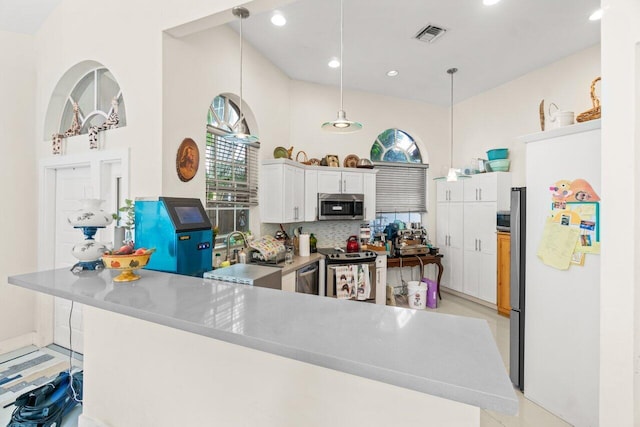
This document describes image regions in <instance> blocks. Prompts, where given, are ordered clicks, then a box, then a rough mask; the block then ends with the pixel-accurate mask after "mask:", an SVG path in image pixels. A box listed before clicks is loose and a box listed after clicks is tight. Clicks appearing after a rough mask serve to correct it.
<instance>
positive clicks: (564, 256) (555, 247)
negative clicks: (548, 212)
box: [537, 220, 580, 270]
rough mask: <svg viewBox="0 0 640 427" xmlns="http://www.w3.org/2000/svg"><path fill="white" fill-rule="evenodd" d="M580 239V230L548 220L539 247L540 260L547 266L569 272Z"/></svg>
mask: <svg viewBox="0 0 640 427" xmlns="http://www.w3.org/2000/svg"><path fill="white" fill-rule="evenodd" d="M579 237H580V230H579V229H578V228H575V227H568V226H566V225H562V224H559V223H554V222H553V221H552V220H547V222H546V224H545V226H544V230H543V231H542V239H541V240H540V246H538V253H537V255H538V258H540V259H541V260H542V262H544V263H545V264H546V265H548V266H550V267H553V268H557V269H558V270H567V269H568V268H569V265H570V264H571V257H572V255H573V251H574V250H575V248H576V243H577V242H578V238H579Z"/></svg>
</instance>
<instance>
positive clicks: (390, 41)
mask: <svg viewBox="0 0 640 427" xmlns="http://www.w3.org/2000/svg"><path fill="white" fill-rule="evenodd" d="M599 6H600V0H503V1H501V2H500V3H498V4H496V5H494V6H489V7H488V6H484V5H483V4H482V0H344V37H343V38H344V61H343V64H344V70H343V74H344V79H343V80H344V83H343V84H344V87H345V88H348V89H356V90H362V91H367V92H374V93H380V94H384V95H390V96H395V97H400V98H405V99H413V100H419V101H424V102H429V103H433V104H437V105H449V103H450V96H451V95H450V90H451V89H450V76H449V75H448V74H447V73H446V70H447V69H448V68H451V67H457V68H458V69H459V72H458V73H457V74H456V75H455V77H454V79H455V91H454V92H455V94H454V99H455V102H459V101H461V100H463V99H466V98H469V97H471V96H474V95H476V94H479V93H481V92H484V91H486V90H488V89H491V88H494V87H496V86H499V85H501V84H503V83H505V82H508V81H510V80H513V79H515V78H517V77H519V76H521V75H523V74H526V73H527V72H529V71H532V70H534V69H537V68H540V67H542V66H545V65H547V64H550V63H552V62H554V61H557V60H559V59H561V58H563V57H565V56H568V55H570V54H572V53H575V52H578V51H580V50H582V49H585V48H587V47H589V46H593V45H595V44H597V43H599V42H600V24H599V22H592V21H589V20H588V17H589V15H590V14H591V13H592V12H593V11H595V10H596V9H598V8H599ZM279 11H280V12H282V14H283V15H284V16H285V17H286V19H287V24H286V25H285V26H284V27H275V26H274V25H273V24H271V22H270V18H271V15H272V13H271V12H268V13H260V14H256V15H254V16H251V17H250V18H249V19H247V20H246V21H244V22H243V33H244V35H245V37H246V40H247V41H248V42H249V43H250V44H252V45H253V46H254V47H256V48H257V49H258V50H259V51H261V52H262V53H263V54H264V55H265V56H266V57H267V58H269V59H270V60H271V61H272V62H273V63H274V64H275V65H276V66H278V67H279V68H280V69H281V70H282V71H284V73H286V74H287V75H288V76H289V77H290V78H292V79H296V80H303V81H309V82H315V83H321V84H327V85H336V86H337V85H339V84H340V71H339V69H331V68H329V67H328V66H327V63H328V62H329V59H330V58H332V57H338V58H339V57H340V1H339V0H298V1H296V2H293V3H289V4H287V5H285V6H283V7H282V8H280V9H279ZM427 24H433V25H437V26H440V27H443V28H445V29H447V30H448V31H447V32H446V33H445V34H444V35H443V36H441V37H440V38H438V39H437V40H436V41H434V42H433V43H425V42H422V41H418V40H415V39H414V36H415V35H416V33H417V32H418V31H419V30H420V29H421V28H423V27H424V26H426V25H427ZM231 25H232V27H233V28H235V29H236V30H237V29H238V22H237V20H236V21H235V22H233V23H232V24H231ZM389 70H397V71H398V72H399V75H398V76H397V77H394V78H390V77H387V75H386V73H387V71H389ZM345 108H346V109H347V110H348V97H345Z"/></svg>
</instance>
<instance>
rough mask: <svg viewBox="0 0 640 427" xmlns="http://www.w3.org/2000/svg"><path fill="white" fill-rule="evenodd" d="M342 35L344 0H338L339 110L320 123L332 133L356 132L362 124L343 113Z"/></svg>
mask: <svg viewBox="0 0 640 427" xmlns="http://www.w3.org/2000/svg"><path fill="white" fill-rule="evenodd" d="M343 35H344V0H340V110H338V118H337V119H336V120H334V121H331V122H325V123H323V124H322V129H324V130H326V131H327V132H333V133H351V132H357V131H359V130H360V129H362V124H361V123H358V122H353V121H351V120H347V113H345V111H344V108H343V105H342V101H343V90H342V75H343V69H344V61H343V60H342V56H343V53H344V43H343V40H342V39H343Z"/></svg>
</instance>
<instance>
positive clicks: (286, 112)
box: [162, 26, 449, 238]
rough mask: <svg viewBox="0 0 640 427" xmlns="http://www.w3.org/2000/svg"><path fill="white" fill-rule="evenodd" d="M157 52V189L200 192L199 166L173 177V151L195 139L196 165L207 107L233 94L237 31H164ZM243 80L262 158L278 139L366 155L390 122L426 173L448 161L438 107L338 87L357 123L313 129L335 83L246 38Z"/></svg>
mask: <svg viewBox="0 0 640 427" xmlns="http://www.w3.org/2000/svg"><path fill="white" fill-rule="evenodd" d="M213 46H215V49H214V48H213ZM214 50H215V52H214ZM163 52H164V54H163V70H164V82H163V93H164V98H163V122H162V126H163V135H164V136H163V171H162V176H163V185H162V187H163V188H162V192H163V194H165V195H174V196H183V197H199V198H202V197H203V196H204V182H205V176H204V173H198V174H197V175H196V177H195V178H194V179H193V180H191V181H190V182H188V183H183V182H181V181H180V180H179V179H178V177H177V175H176V172H175V161H176V159H175V155H176V151H177V148H178V145H179V144H180V142H181V141H182V139H183V138H185V137H187V136H189V137H191V138H193V139H194V140H195V141H196V142H197V143H198V146H199V149H200V154H201V162H200V167H201V168H204V149H205V139H204V137H205V128H204V125H205V123H206V112H207V108H208V106H209V104H210V102H211V100H212V99H213V97H214V96H216V95H218V94H220V93H227V92H229V93H234V94H238V89H239V63H238V60H239V55H238V34H237V33H235V32H234V31H232V30H230V29H229V28H228V27H227V26H223V27H217V28H213V29H210V30H205V31H201V32H198V33H195V34H192V35H189V36H186V37H181V38H174V37H172V36H169V35H165V36H164V38H163ZM185 64H194V65H193V66H185ZM243 85H244V88H243V99H244V101H245V102H246V105H248V106H249V107H250V108H251V111H252V112H253V114H254V116H255V118H256V121H257V130H255V129H252V132H254V133H256V134H258V135H259V136H260V140H261V148H260V158H262V159H268V158H272V157H273V150H274V148H276V147H278V146H284V147H287V148H289V147H290V146H293V148H294V156H295V155H296V153H298V152H299V151H301V150H302V151H305V152H306V153H307V155H308V157H309V158H314V157H315V158H322V157H323V156H324V155H326V154H337V155H338V156H339V158H340V160H341V161H342V159H344V157H345V156H347V155H348V154H356V155H358V156H359V157H367V158H368V157H369V152H370V149H371V145H372V144H373V142H374V141H375V139H376V137H377V136H378V134H379V133H380V132H382V131H383V130H385V129H388V128H391V127H398V128H400V129H403V130H405V131H407V132H408V133H409V134H411V135H412V136H413V137H414V138H416V141H417V143H418V145H419V147H420V149H421V152H422V154H423V160H424V161H425V162H427V163H430V165H431V170H430V176H431V177H435V176H438V175H439V174H440V169H441V167H440V166H442V165H446V164H448V162H449V157H448V156H449V151H448V149H449V148H448V144H447V143H446V141H447V130H446V128H444V127H443V126H442V122H443V121H445V120H446V117H447V110H446V109H443V108H441V107H436V106H432V105H429V104H425V103H420V102H414V101H408V100H404V99H400V98H393V97H385V96H381V95H375V94H371V93H365V92H357V91H345V94H344V98H345V109H346V110H347V115H348V117H350V118H353V119H354V120H358V121H360V122H362V123H363V124H364V129H363V130H362V131H361V132H358V133H354V134H347V135H336V134H330V133H327V132H325V131H323V130H322V129H320V125H321V124H322V123H323V122H325V121H329V120H333V119H335V118H336V115H337V111H338V108H339V100H340V97H339V91H338V89H337V88H336V87H330V86H323V85H317V84H311V83H306V82H301V81H295V80H290V79H289V78H288V77H287V76H286V75H285V74H284V73H283V72H282V71H280V70H279V69H278V68H276V67H275V66H274V65H273V64H272V63H270V62H269V61H268V60H266V59H265V58H264V57H263V56H262V55H261V54H259V53H258V52H256V51H255V49H253V47H252V46H250V45H249V44H248V43H245V52H244V64H243ZM203 170H204V169H202V171H203ZM261 185H267V184H266V183H261ZM429 190H430V206H434V204H435V185H434V183H433V180H429ZM254 212H255V214H253V212H252V221H251V222H252V225H251V227H252V230H255V231H257V230H259V228H257V227H256V226H255V223H254V220H255V221H257V220H258V219H259V218H258V217H257V210H256V211H254ZM430 220H431V221H432V222H431V223H430V224H429V225H430V226H431V227H434V226H435V217H434V216H433V215H431V216H430ZM345 238H346V236H345Z"/></svg>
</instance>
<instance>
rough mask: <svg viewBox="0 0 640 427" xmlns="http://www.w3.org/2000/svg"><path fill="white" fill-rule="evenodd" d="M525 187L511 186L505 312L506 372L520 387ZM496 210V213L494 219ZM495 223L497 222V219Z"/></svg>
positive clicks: (522, 371) (522, 361)
mask: <svg viewBox="0 0 640 427" xmlns="http://www.w3.org/2000/svg"><path fill="white" fill-rule="evenodd" d="M526 208H527V189H526V188H525V187H514V188H512V189H511V212H510V213H509V220H510V223H509V229H510V232H511V254H510V256H511V258H510V264H511V276H510V290H509V291H510V294H509V295H510V296H509V299H510V301H509V302H510V304H511V312H510V315H509V376H510V377H511V382H512V383H513V385H515V386H516V387H518V388H519V389H520V390H524V320H525V310H524V309H525V303H524V302H525V301H524V296H525V271H526V270H525V266H526V234H527V233H526V219H527V216H526V210H527V209H526ZM499 218H500V214H498V221H499ZM498 224H499V223H498Z"/></svg>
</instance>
